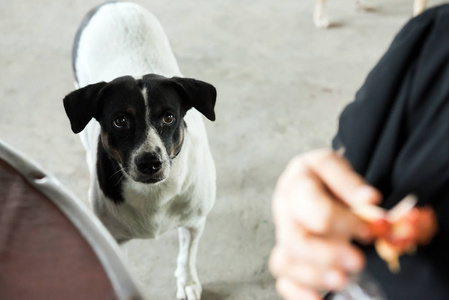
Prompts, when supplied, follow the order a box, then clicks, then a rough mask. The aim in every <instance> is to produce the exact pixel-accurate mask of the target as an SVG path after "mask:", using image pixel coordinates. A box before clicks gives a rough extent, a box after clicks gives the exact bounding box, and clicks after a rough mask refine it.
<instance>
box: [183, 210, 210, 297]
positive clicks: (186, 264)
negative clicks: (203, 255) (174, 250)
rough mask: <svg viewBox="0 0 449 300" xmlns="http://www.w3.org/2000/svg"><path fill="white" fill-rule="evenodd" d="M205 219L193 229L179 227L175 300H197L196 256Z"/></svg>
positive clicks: (200, 290) (198, 295)
mask: <svg viewBox="0 0 449 300" xmlns="http://www.w3.org/2000/svg"><path fill="white" fill-rule="evenodd" d="M205 224H206V218H203V219H202V220H201V221H200V222H198V225H197V226H195V227H189V228H185V227H179V228H178V231H179V254H178V265H177V268H176V272H175V276H176V280H177V285H178V291H177V293H176V298H177V299H185V300H199V299H200V298H201V292H202V287H201V283H200V281H199V279H198V274H197V272H196V254H197V251H198V244H199V241H200V238H201V235H202V234H203V230H204V225H205Z"/></svg>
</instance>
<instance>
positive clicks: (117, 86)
mask: <svg viewBox="0 0 449 300" xmlns="http://www.w3.org/2000/svg"><path fill="white" fill-rule="evenodd" d="M73 68H74V72H75V76H76V86H77V88H79V89H78V90H75V91H74V92H72V93H70V94H69V95H67V96H66V97H65V98H64V107H65V110H66V113H67V115H68V117H69V119H70V123H71V128H72V130H73V132H75V133H80V138H81V141H82V143H83V145H84V147H85V148H86V151H87V163H88V167H89V172H90V175H91V181H90V188H89V200H90V202H91V204H92V207H93V210H94V212H95V213H96V215H97V216H98V217H99V219H100V220H101V221H102V222H103V224H104V225H105V226H106V227H107V228H108V229H109V231H110V232H111V234H112V235H113V236H114V237H115V238H116V240H117V241H118V242H125V241H127V240H130V239H133V238H154V237H156V236H157V235H159V234H162V233H163V232H166V231H167V230H171V229H174V228H178V230H179V242H180V249H179V255H178V260H177V269H176V272H175V276H176V278H177V286H178V290H177V295H176V296H177V298H178V299H188V300H192V299H200V297H201V292H202V288H201V284H200V282H199V280H198V275H197V272H196V267H195V265H196V262H195V261H196V253H197V249H198V243H199V240H200V237H201V235H202V232H203V229H204V226H205V223H206V216H207V215H208V213H209V212H210V210H211V209H212V206H213V204H214V201H215V189H216V186H215V176H216V175H215V165H214V161H213V159H212V155H211V153H210V150H209V145H208V139H207V136H206V130H205V127H204V123H203V120H202V118H203V117H202V116H201V114H200V113H202V114H203V115H204V116H206V117H207V118H208V119H209V120H212V121H213V120H215V112H214V106H215V101H216V90H215V88H214V87H213V86H212V85H210V84H208V83H205V82H202V81H198V80H195V79H190V78H182V75H181V72H180V71H179V68H178V65H177V62H176V59H175V57H174V55H173V53H172V51H171V48H170V45H169V42H168V39H167V37H166V35H165V33H164V30H163V29H162V27H161V25H160V23H159V22H158V21H157V19H156V18H155V17H154V16H153V15H152V14H151V13H149V12H148V11H146V10H145V9H143V8H142V7H140V6H139V5H137V4H132V3H124V2H112V3H107V4H104V5H101V6H99V7H97V8H95V9H93V10H92V11H91V12H89V13H88V15H87V16H86V17H85V19H84V20H83V23H82V25H81V27H80V28H79V30H78V32H77V35H76V39H75V44H74V48H73ZM156 74H157V75H156Z"/></svg>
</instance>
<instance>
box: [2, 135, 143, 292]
mask: <svg viewBox="0 0 449 300" xmlns="http://www.w3.org/2000/svg"><path fill="white" fill-rule="evenodd" d="M119 251H120V249H119V248H118V245H117V244H116V242H115V241H114V240H113V238H112V237H111V235H110V234H109V232H108V231H107V230H106V229H105V228H104V227H103V225H102V224H101V223H100V222H99V221H98V220H97V219H96V217H95V216H94V215H93V214H92V212H91V211H90V210H89V209H88V208H87V207H86V206H85V205H84V204H83V203H81V202H80V200H78V199H77V198H75V197H74V196H73V195H71V193H70V192H69V191H68V190H67V189H65V188H64V187H63V186H62V185H61V184H60V183H59V181H58V180H56V179H55V178H54V177H51V176H49V175H47V174H45V173H44V172H43V171H42V170H41V169H40V168H39V167H37V166H36V165H35V164H33V163H32V162H30V161H29V160H28V159H27V158H25V157H24V156H22V155H20V154H18V153H17V152H16V151H15V150H14V149H12V148H10V147H9V146H7V145H6V144H4V143H3V142H1V141H0V299H14V300H21V299H27V300H29V299H33V300H39V299H45V300H52V299H65V300H69V299H83V300H89V299H95V300H103V299H119V300H125V299H126V300H130V299H133V300H138V299H142V296H141V295H142V294H141V293H140V291H139V290H138V287H137V286H136V284H135V283H134V281H133V280H132V278H131V276H130V274H129V272H128V270H127V269H126V267H125V265H124V263H123V262H122V260H121V258H120V254H119Z"/></svg>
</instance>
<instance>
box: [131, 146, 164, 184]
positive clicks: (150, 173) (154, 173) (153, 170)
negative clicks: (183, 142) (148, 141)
mask: <svg viewBox="0 0 449 300" xmlns="http://www.w3.org/2000/svg"><path fill="white" fill-rule="evenodd" d="M134 165H135V167H136V169H137V172H136V177H137V178H134V179H135V180H136V181H140V182H143V183H156V182H159V181H161V180H164V179H165V177H166V176H164V161H163V159H162V157H161V155H160V154H159V153H157V152H145V153H142V154H140V155H138V156H136V157H135V159H134Z"/></svg>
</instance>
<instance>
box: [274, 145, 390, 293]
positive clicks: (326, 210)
mask: <svg viewBox="0 0 449 300" xmlns="http://www.w3.org/2000/svg"><path fill="white" fill-rule="evenodd" d="M380 199H381V195H380V193H379V192H378V191H377V190H376V189H374V188H373V187H371V186H369V185H368V184H367V183H366V182H365V181H364V180H363V178H362V177H361V176H360V175H358V174H357V173H355V172H354V170H353V169H352V168H351V166H350V164H349V163H348V162H347V161H346V160H345V159H344V158H342V157H341V156H340V155H338V154H337V153H336V152H333V151H330V150H316V151H313V152H309V153H307V154H304V155H300V156H297V157H295V158H294V159H292V160H291V161H290V162H289V164H288V165H287V167H286V169H285V170H284V172H283V174H282V175H281V176H280V177H279V179H278V182H277V185H276V189H275V191H274V194H273V219H274V224H275V226H276V245H275V247H274V249H273V251H272V253H271V256H270V261H269V266H270V270H271V273H272V274H273V275H274V276H275V277H276V279H277V282H276V288H277V291H278V293H279V294H280V295H281V296H282V297H283V298H284V299H286V300H298V299H302V300H308V299H321V297H320V293H319V291H323V290H339V289H341V288H343V287H344V286H345V284H346V281H347V279H348V275H349V274H351V273H354V272H358V271H360V270H362V269H363V267H364V265H365V257H364V255H363V253H362V252H361V251H360V250H359V249H358V248H357V247H356V246H354V245H352V244H351V240H352V239H358V240H366V239H367V238H369V229H368V227H367V225H366V224H365V223H364V222H363V221H362V220H360V219H359V218H358V217H357V216H356V215H354V214H353V212H352V211H351V209H350V208H349V206H348V205H347V204H349V203H355V202H364V203H370V204H375V203H378V202H379V201H380Z"/></svg>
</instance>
